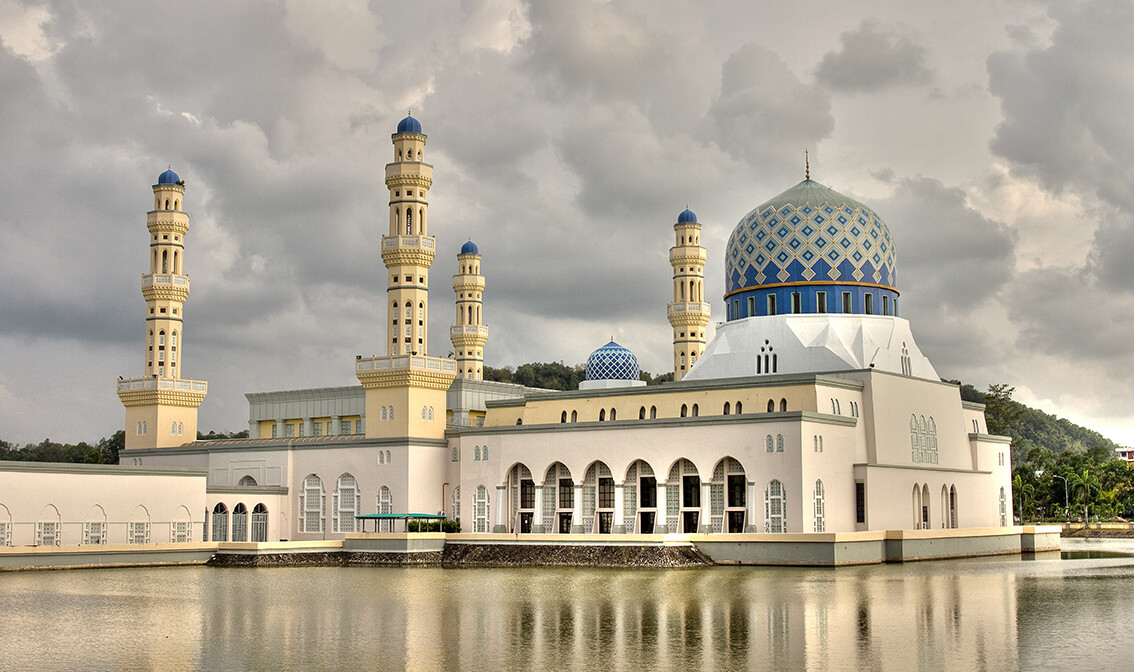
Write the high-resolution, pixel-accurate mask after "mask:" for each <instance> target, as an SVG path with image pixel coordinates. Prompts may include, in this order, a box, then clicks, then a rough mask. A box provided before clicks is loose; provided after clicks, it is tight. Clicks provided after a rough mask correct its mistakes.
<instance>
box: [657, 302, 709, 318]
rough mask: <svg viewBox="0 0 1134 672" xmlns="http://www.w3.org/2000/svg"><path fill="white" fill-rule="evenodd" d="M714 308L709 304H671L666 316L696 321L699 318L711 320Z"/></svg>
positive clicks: (667, 308)
mask: <svg viewBox="0 0 1134 672" xmlns="http://www.w3.org/2000/svg"><path fill="white" fill-rule="evenodd" d="M711 313H712V306H710V305H709V304H707V303H671V304H669V305H668V306H667V307H666V316H667V317H670V318H675V317H677V318H682V317H684V318H687V319H689V320H695V319H696V318H698V317H704V318H705V319H706V320H708V319H709V315H710V314H711Z"/></svg>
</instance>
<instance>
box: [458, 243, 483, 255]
mask: <svg viewBox="0 0 1134 672" xmlns="http://www.w3.org/2000/svg"><path fill="white" fill-rule="evenodd" d="M461 254H480V250H478V249H477V248H476V243H474V242H472V241H471V240H470V241H469V242H467V243H465V244H464V245H461Z"/></svg>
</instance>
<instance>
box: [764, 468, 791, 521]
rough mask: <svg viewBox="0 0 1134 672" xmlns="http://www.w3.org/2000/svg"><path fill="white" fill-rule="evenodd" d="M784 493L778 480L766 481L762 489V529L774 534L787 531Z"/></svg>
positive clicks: (782, 486)
mask: <svg viewBox="0 0 1134 672" xmlns="http://www.w3.org/2000/svg"><path fill="white" fill-rule="evenodd" d="M786 499H787V498H786V495H785V492H784V485H783V483H781V482H780V481H778V480H773V481H771V482H769V483H768V488H767V489H766V490H764V531H765V532H770V533H774V534H780V533H783V532H787V511H786V508H787V507H786V506H785V504H786Z"/></svg>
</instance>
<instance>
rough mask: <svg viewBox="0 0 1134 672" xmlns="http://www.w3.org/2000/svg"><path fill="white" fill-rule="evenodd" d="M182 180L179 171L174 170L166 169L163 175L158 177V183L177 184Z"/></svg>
mask: <svg viewBox="0 0 1134 672" xmlns="http://www.w3.org/2000/svg"><path fill="white" fill-rule="evenodd" d="M180 181H181V178H180V177H178V176H177V173H175V172H173V171H172V170H167V171H165V172H164V173H162V174H161V175H158V178H157V183H158V184H177V183H178V182H180Z"/></svg>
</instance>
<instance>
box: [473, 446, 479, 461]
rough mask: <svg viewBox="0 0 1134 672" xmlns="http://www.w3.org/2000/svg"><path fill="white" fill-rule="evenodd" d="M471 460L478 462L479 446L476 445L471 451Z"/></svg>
mask: <svg viewBox="0 0 1134 672" xmlns="http://www.w3.org/2000/svg"><path fill="white" fill-rule="evenodd" d="M473 461H474V462H480V446H476V449H475V450H474V451H473Z"/></svg>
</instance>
